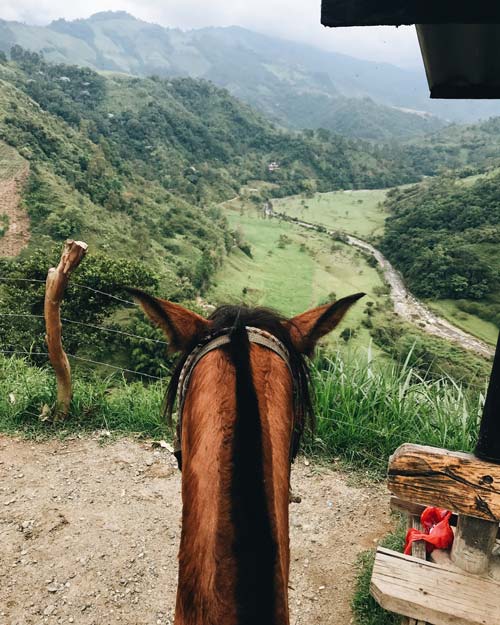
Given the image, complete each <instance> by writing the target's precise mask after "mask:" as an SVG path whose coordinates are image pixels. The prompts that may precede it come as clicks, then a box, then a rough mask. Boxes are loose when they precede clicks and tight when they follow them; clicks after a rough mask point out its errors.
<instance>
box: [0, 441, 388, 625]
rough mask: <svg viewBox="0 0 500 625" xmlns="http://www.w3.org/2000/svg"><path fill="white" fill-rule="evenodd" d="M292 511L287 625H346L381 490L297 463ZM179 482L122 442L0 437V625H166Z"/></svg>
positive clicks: (156, 454)
mask: <svg viewBox="0 0 500 625" xmlns="http://www.w3.org/2000/svg"><path fill="white" fill-rule="evenodd" d="M292 482H293V488H294V491H296V492H298V493H300V494H301V495H302V503H300V504H291V510H290V512H291V551H292V573H291V580H290V586H291V587H292V589H291V590H290V607H291V624H292V625H317V624H323V625H348V624H349V622H350V620H351V613H350V607H349V603H350V597H351V594H352V588H353V580H354V577H355V568H354V562H355V560H356V556H357V554H358V553H359V552H360V551H362V550H365V549H367V548H370V547H373V546H374V544H375V542H376V541H377V539H379V538H380V537H382V536H383V535H385V534H386V533H387V532H388V531H389V530H390V529H391V526H392V524H391V519H390V514H389V510H388V495H387V493H386V491H385V487H384V486H383V485H372V486H369V487H368V486H360V487H357V486H354V485H351V483H350V481H349V477H348V476H347V475H345V474H344V473H341V472H337V471H332V470H331V469H328V468H322V467H319V466H317V465H313V464H310V465H309V466H306V465H305V461H304V459H303V458H299V459H298V460H297V462H296V464H295V466H294V469H293V477H292ZM180 511H181V505H180V475H179V472H178V471H177V469H176V468H175V462H174V461H173V460H172V457H171V456H170V454H169V453H168V451H164V450H161V451H157V450H154V449H153V448H152V447H151V443H150V442H138V441H136V440H131V439H120V440H118V441H117V442H112V443H109V444H105V445H102V444H100V443H99V441H98V440H97V437H96V438H94V439H89V438H82V439H79V438H77V439H74V440H67V441H64V442H61V441H56V440H51V441H49V442H44V443H34V442H32V441H23V440H16V439H12V438H7V437H0V553H1V554H2V558H1V559H0V579H1V580H2V582H1V584H0V625H42V624H43V623H49V624H50V623H54V624H56V623H57V624H59V623H63V624H66V623H75V624H77V625H167V624H171V623H172V618H173V606H174V598H175V588H176V574H177V558H176V556H177V549H178V542H179V530H180V525H179V522H180Z"/></svg>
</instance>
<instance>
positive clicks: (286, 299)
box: [207, 201, 386, 348]
mask: <svg viewBox="0 0 500 625" xmlns="http://www.w3.org/2000/svg"><path fill="white" fill-rule="evenodd" d="M225 207H226V216H227V219H228V221H229V223H230V226H231V228H232V229H234V230H238V231H240V233H241V235H242V236H243V238H244V240H245V242H247V243H248V244H249V245H250V247H251V254H252V258H250V257H249V256H247V255H246V254H244V253H243V252H242V251H241V250H239V249H235V250H233V251H232V252H231V253H230V255H229V257H228V259H227V260H226V262H225V264H224V266H223V267H222V268H221V269H220V270H219V271H218V273H217V274H216V275H215V278H214V283H213V286H212V287H211V289H210V291H209V293H208V295H207V298H208V299H209V300H210V301H212V302H214V303H222V302H229V303H231V302H234V303H236V302H244V303H246V304H248V305H253V306H255V305H260V306H268V307H271V308H274V309H276V310H278V311H279V312H281V313H283V314H284V315H286V316H292V315H295V314H298V313H300V312H303V311H305V310H307V309H308V308H312V307H314V306H318V305H319V304H322V303H325V302H327V301H334V300H335V299H338V298H340V297H343V296H345V295H349V294H352V293H357V292H360V291H363V292H365V293H366V294H367V296H366V298H365V299H364V300H361V301H360V302H359V303H358V304H357V305H355V306H354V307H353V309H352V310H351V311H349V313H348V317H347V318H346V320H345V321H344V323H343V324H342V328H341V329H344V328H350V329H353V330H354V331H355V335H354V337H353V338H352V339H351V340H350V341H349V347H351V348H357V347H359V348H367V346H368V345H369V343H370V336H369V333H368V330H367V329H366V328H365V327H363V326H362V324H361V322H362V321H363V318H364V317H365V316H366V315H365V314H364V312H363V311H364V310H365V307H366V302H369V301H371V302H377V303H379V304H380V305H383V304H384V302H385V299H386V296H384V295H380V294H378V293H380V291H379V290H381V289H383V281H382V278H381V277H380V275H379V273H378V271H377V270H376V269H374V268H373V267H370V266H369V265H368V264H367V262H366V260H365V257H364V256H363V255H362V254H361V253H360V252H359V251H357V250H355V249H354V248H352V247H350V246H348V245H345V244H343V243H340V242H338V241H333V240H332V239H331V238H330V237H328V235H325V234H321V233H317V232H313V231H311V232H309V231H307V230H305V229H303V228H300V227H299V226H296V225H294V224H291V223H288V222H280V221H279V220H277V219H265V218H264V217H263V216H262V214H261V213H260V211H257V210H256V209H255V208H250V207H249V206H248V205H246V204H244V203H242V202H234V201H233V202H230V203H227V204H226V205H225ZM339 342H340V344H343V343H344V341H343V340H342V339H339V332H336V333H334V335H333V337H331V338H330V343H339Z"/></svg>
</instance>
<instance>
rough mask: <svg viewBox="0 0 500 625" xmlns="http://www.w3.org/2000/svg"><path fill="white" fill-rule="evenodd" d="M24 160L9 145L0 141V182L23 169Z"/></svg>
mask: <svg viewBox="0 0 500 625" xmlns="http://www.w3.org/2000/svg"><path fill="white" fill-rule="evenodd" d="M24 165H25V160H24V159H23V158H22V157H21V156H20V155H19V153H18V152H17V151H16V150H14V148H11V147H10V146H9V145H7V144H6V143H4V142H3V141H0V182H2V181H4V180H10V179H11V178H13V177H14V176H15V175H16V174H17V173H18V172H19V171H21V170H22V169H23V167H24Z"/></svg>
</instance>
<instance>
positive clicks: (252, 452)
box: [130, 289, 363, 625]
mask: <svg viewBox="0 0 500 625" xmlns="http://www.w3.org/2000/svg"><path fill="white" fill-rule="evenodd" d="M130 291H131V292H132V294H133V296H134V297H135V299H136V300H137V301H138V302H139V303H140V305H141V306H142V308H143V310H144V311H145V313H146V314H147V315H148V316H149V317H150V318H151V320H152V321H153V322H154V323H155V324H156V325H158V326H159V327H160V328H162V330H163V331H164V332H165V334H166V335H167V337H168V340H169V343H170V346H171V348H172V350H174V351H179V352H180V357H179V360H178V363H177V366H176V368H175V370H174V372H173V374H172V378H171V382H170V385H169V389H168V391H167V412H168V413H169V414H170V415H171V414H172V412H173V410H174V403H175V400H176V397H177V405H178V435H179V437H180V445H181V450H182V500H183V511H182V534H181V544H180V550H179V582H178V589H177V604H176V613H175V625H256V624H257V623H258V624H259V625H288V623H289V613H288V575H289V564H290V553H289V537H288V498H289V485H290V463H291V461H292V460H293V458H294V456H295V454H296V453H297V450H298V446H299V443H300V439H301V437H302V434H303V432H304V431H305V429H306V428H308V427H309V428H312V427H313V425H314V419H313V412H312V407H311V401H310V392H309V371H308V363H307V359H306V358H305V356H311V355H312V353H313V351H314V347H315V345H316V344H317V342H318V340H319V339H321V338H322V337H323V336H325V335H326V334H327V333H328V332H330V331H331V330H333V329H334V328H335V327H336V326H337V324H338V323H339V322H340V320H341V319H342V317H343V316H344V315H345V313H346V312H347V310H348V309H349V308H350V306H351V305H352V304H354V302H356V301H357V300H358V299H359V298H360V297H362V295H363V294H362V293H358V294H356V295H352V296H349V297H345V298H343V299H340V300H339V301H337V302H334V303H332V304H325V305H323V306H319V307H317V308H314V309H312V310H309V311H307V312H305V313H302V314H300V315H297V316H296V317H293V318H292V319H285V318H283V317H281V316H280V315H278V314H277V313H275V312H274V311H270V310H267V309H263V308H247V307H243V306H222V307H220V308H218V309H217V310H215V312H214V313H213V314H212V315H211V316H210V317H209V318H208V319H205V318H204V317H202V316H200V315H198V314H196V313H194V312H192V311H189V310H187V309H185V308H183V307H182V306H179V305H178V304H175V303H172V302H169V301H166V300H162V299H158V298H155V297H152V296H150V295H148V294H146V293H143V292H142V291H139V290H136V289H130Z"/></svg>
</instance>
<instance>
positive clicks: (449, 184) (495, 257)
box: [381, 169, 500, 342]
mask: <svg viewBox="0 0 500 625" xmlns="http://www.w3.org/2000/svg"><path fill="white" fill-rule="evenodd" d="M499 197H500V171H499V170H498V169H497V170H493V171H491V172H489V173H488V174H486V175H480V176H474V177H470V178H461V179H457V178H456V177H454V176H452V175H447V176H443V177H438V178H436V179H433V180H426V181H424V182H422V183H421V184H419V185H416V186H411V187H409V188H405V189H394V190H392V191H390V192H389V193H388V194H387V199H386V206H387V208H388V209H389V211H390V216H389V218H388V219H387V221H386V227H385V233H384V236H383V239H382V245H381V248H382V250H383V251H384V252H385V254H386V255H387V256H388V258H389V259H390V260H391V262H393V263H394V264H395V265H396V266H397V267H398V268H399V269H400V270H401V272H402V274H403V276H404V278H405V280H406V282H407V283H408V286H409V288H410V289H411V290H412V291H413V293H415V294H416V295H418V296H420V297H424V298H427V299H429V300H430V301H438V302H440V311H441V312H442V313H444V314H447V316H449V317H451V318H452V320H453V321H454V322H455V323H458V325H462V327H464V328H465V329H466V330H469V331H471V332H473V333H474V334H476V335H478V336H481V337H482V338H485V340H490V341H491V342H494V340H495V339H496V335H497V332H496V331H495V330H494V326H496V328H498V327H500V314H499V304H500V256H499V254H498V249H499V244H500V202H499V199H498V198H499ZM472 316H475V317H479V318H480V319H482V320H483V322H486V323H482V324H481V323H479V324H477V323H475V324H474V320H473V318H472ZM488 323H489V324H492V325H491V326H488V325H487V324H488Z"/></svg>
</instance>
